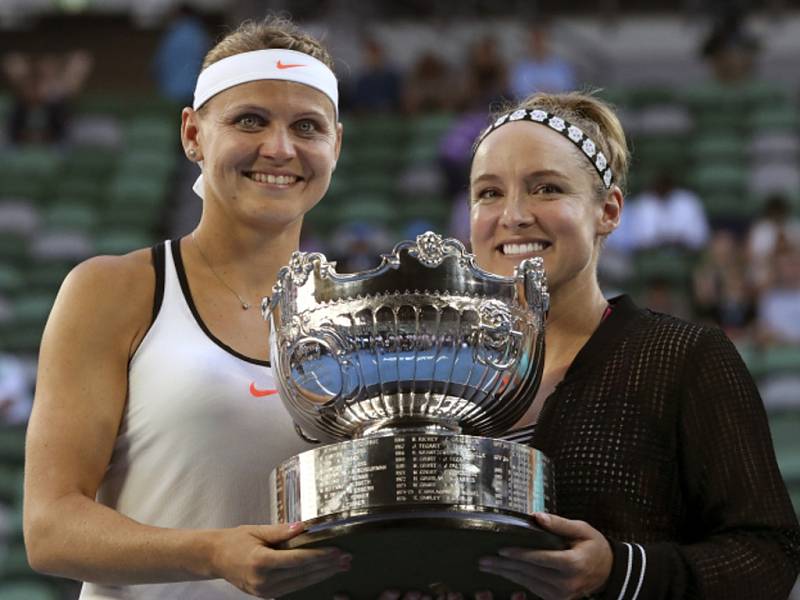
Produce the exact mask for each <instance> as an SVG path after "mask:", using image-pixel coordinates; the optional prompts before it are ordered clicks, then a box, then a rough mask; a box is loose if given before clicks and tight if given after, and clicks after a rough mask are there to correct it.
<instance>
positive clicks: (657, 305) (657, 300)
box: [642, 276, 691, 319]
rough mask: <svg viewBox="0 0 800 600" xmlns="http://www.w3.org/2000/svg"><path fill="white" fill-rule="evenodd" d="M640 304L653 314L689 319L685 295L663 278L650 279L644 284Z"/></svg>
mask: <svg viewBox="0 0 800 600" xmlns="http://www.w3.org/2000/svg"><path fill="white" fill-rule="evenodd" d="M642 304H643V305H644V306H646V307H647V308H649V309H650V310H653V311H655V312H660V313H665V314H670V315H675V316H676V317H680V318H682V319H689V318H691V311H690V310H689V305H688V303H687V301H686V297H685V294H684V293H682V291H681V290H679V289H677V288H676V287H675V286H674V285H673V284H672V282H671V281H670V280H669V279H666V278H664V277H658V276H655V277H651V278H650V279H648V280H647V281H646V282H645V284H644V289H643V290H642Z"/></svg>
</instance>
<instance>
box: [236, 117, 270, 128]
mask: <svg viewBox="0 0 800 600" xmlns="http://www.w3.org/2000/svg"><path fill="white" fill-rule="evenodd" d="M236 124H237V125H238V126H239V127H241V128H242V129H245V130H253V129H258V128H259V127H263V126H264V125H265V124H266V120H265V119H264V117H261V116H260V115H256V114H253V113H247V114H245V115H241V116H239V117H237V118H236Z"/></svg>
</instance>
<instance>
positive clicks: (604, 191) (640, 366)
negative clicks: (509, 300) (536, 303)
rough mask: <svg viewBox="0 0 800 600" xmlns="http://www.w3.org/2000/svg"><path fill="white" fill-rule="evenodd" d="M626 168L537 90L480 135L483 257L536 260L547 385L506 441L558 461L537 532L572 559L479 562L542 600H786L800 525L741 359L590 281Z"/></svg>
mask: <svg viewBox="0 0 800 600" xmlns="http://www.w3.org/2000/svg"><path fill="white" fill-rule="evenodd" d="M627 165H628V149H627V143H626V141H625V135H624V132H623V130H622V126H621V125H620V123H619V120H618V119H617V117H616V115H615V114H614V112H613V111H612V110H611V108H610V107H609V106H608V105H606V104H605V103H603V102H602V101H600V100H598V99H597V98H595V97H593V96H590V95H585V94H579V93H570V94H556V95H548V94H537V95H534V96H532V97H530V98H528V99H527V100H525V101H523V102H522V103H520V104H519V105H517V106H514V107H512V108H510V109H508V110H507V111H504V112H503V113H502V114H500V115H498V116H497V118H496V120H495V121H494V122H493V124H491V125H490V126H489V127H488V128H487V130H486V131H485V132H484V133H483V135H482V136H481V137H480V138H479V139H478V142H477V145H476V148H475V153H474V157H473V162H472V169H471V174H470V211H471V241H472V249H473V251H474V252H475V254H476V257H477V260H478V263H479V264H480V265H481V266H482V267H484V268H485V269H488V270H490V271H493V272H495V273H500V274H502V275H510V274H511V273H512V272H513V269H514V267H515V266H516V265H517V264H518V263H519V262H520V261H521V260H522V259H524V258H528V257H532V256H541V257H542V258H543V259H544V265H545V271H546V273H547V279H548V287H549V292H550V298H551V305H550V311H549V315H548V319H547V326H546V343H545V345H546V348H547V350H546V353H545V363H544V374H543V378H542V384H541V387H540V388H539V391H538V393H537V395H536V397H535V398H534V400H533V404H532V406H531V408H530V410H529V411H528V413H527V414H526V415H525V416H524V417H523V419H522V420H521V421H520V422H519V423H518V424H517V426H516V427H515V428H514V430H512V432H510V433H509V435H508V437H509V438H510V439H514V440H516V441H520V442H526V443H530V444H531V445H533V446H534V447H536V448H539V449H540V450H542V451H543V452H544V453H545V454H546V455H548V456H549V457H550V458H551V459H552V460H553V463H554V466H555V489H556V494H557V513H558V515H557V516H556V515H537V521H538V524H539V525H540V526H541V527H542V528H544V529H547V530H549V531H552V532H554V533H556V534H558V535H559V536H561V537H562V538H563V539H564V540H565V541H566V543H567V545H568V549H566V550H564V551H543V550H535V549H530V548H506V549H502V550H501V551H500V552H499V554H498V555H495V556H485V557H482V558H481V560H480V561H479V564H478V565H476V568H480V569H481V570H484V571H486V572H489V573H493V574H496V575H499V576H501V577H505V578H507V579H509V580H511V581H513V582H515V583H517V584H519V586H520V589H521V590H525V591H526V592H527V593H529V594H530V593H533V594H535V596H536V597H537V598H543V599H545V600H555V599H568V598H569V599H571V598H583V597H590V596H592V597H598V598H604V599H610V600H637V599H640V600H644V599H647V600H653V599H662V598H670V599H674V600H678V599H681V600H682V599H686V598H697V599H699V598H705V599H709V600H710V599H722V598H725V599H727V600H732V599H733V600H736V599H739V598H741V599H751V598H759V600H765V599H775V600H778V599H782V600H784V599H785V598H787V596H788V595H789V591H790V590H791V588H792V585H793V584H794V582H795V578H796V577H797V574H798V570H800V528H798V523H797V518H796V516H795V514H794V510H793V509H792V504H791V502H790V500H789V496H788V494H787V492H786V487H785V485H784V483H783V481H782V479H781V476H780V473H779V472H778V468H777V466H776V462H775V456H774V452H773V449H772V443H771V440H770V433H769V428H768V424H767V419H766V416H765V411H764V408H763V405H762V403H761V399H760V398H759V394H758V390H757V389H756V386H755V384H754V382H753V380H752V378H751V377H750V375H749V373H748V371H747V369H746V367H745V365H744V363H743V362H742V360H741V359H740V357H739V356H738V354H737V352H736V349H735V348H734V346H733V344H732V343H731V342H730V341H729V340H728V339H727V338H726V337H725V335H724V334H723V333H722V332H721V331H720V330H718V329H713V328H710V327H705V326H700V325H696V324H692V323H688V322H686V321H682V320H679V319H677V318H675V317H671V316H669V315H665V314H659V313H654V312H650V311H648V310H643V309H641V308H638V307H637V306H636V305H635V304H634V303H633V301H632V300H631V299H630V298H628V297H627V296H620V297H616V298H613V299H611V300H606V298H605V297H604V296H603V293H602V292H601V289H600V286H599V285H598V281H597V261H598V257H599V253H600V251H601V248H602V245H603V241H604V239H605V238H606V237H607V236H608V235H609V234H611V233H612V232H613V230H614V229H615V228H616V227H617V225H618V224H619V220H620V217H621V215H622V208H623V193H622V189H623V188H624V184H625V178H626V175H627ZM523 595H524V594H520V596H523ZM484 597H487V598H488V597H490V594H485V595H484Z"/></svg>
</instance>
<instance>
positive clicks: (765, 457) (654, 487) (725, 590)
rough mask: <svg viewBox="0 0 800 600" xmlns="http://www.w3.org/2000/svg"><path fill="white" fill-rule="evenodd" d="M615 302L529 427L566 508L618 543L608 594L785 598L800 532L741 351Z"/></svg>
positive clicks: (628, 598)
mask: <svg viewBox="0 0 800 600" xmlns="http://www.w3.org/2000/svg"><path fill="white" fill-rule="evenodd" d="M612 306H613V310H612V312H611V315H610V316H609V317H608V318H607V319H605V320H604V321H603V322H602V323H601V324H600V326H599V327H598V329H597V331H596V332H595V333H594V335H593V336H592V337H591V338H590V339H589V341H588V342H587V344H586V345H585V346H584V347H583V348H582V349H581V351H580V353H579V354H578V356H577V357H576V359H575V361H574V362H573V363H572V365H571V366H570V368H569V370H568V371H567V373H566V375H565V377H564V379H563V381H561V383H559V384H558V386H557V387H556V389H555V390H554V392H553V393H552V394H551V395H550V396H549V397H548V398H547V400H546V401H545V404H544V406H543V408H542V412H541V414H540V417H539V421H538V423H537V426H536V428H535V429H534V430H533V432H532V435H531V436H530V438H531V443H532V445H533V446H535V447H536V448H538V449H540V450H542V451H543V452H544V453H545V454H546V455H548V456H549V457H550V458H551V459H552V460H553V461H554V464H555V469H556V477H555V483H556V493H557V513H558V514H560V515H561V516H564V517H566V518H570V519H581V520H584V521H587V522H588V523H589V524H591V525H592V526H594V527H595V528H597V529H598V530H600V531H601V532H603V533H604V534H605V535H606V536H607V537H608V539H609V541H610V542H611V546H612V549H613V551H614V567H613V570H612V573H611V578H610V579H609V582H608V585H607V587H606V589H605V592H604V594H603V595H602V597H603V598H609V599H612V600H634V599H637V598H638V599H653V598H675V599H677V598H681V599H683V598H707V599H730V600H735V599H737V598H742V599H745V598H746V599H748V600H751V599H754V598H758V599H759V600H767V599H771V598H775V599H778V598H780V599H781V600H785V598H787V597H788V595H789V592H790V590H791V588H792V585H793V584H794V581H795V578H796V577H797V573H798V570H800V528H799V527H798V523H797V518H796V516H795V513H794V510H793V508H792V505H791V502H790V500H789V496H788V493H787V491H786V487H785V485H784V483H783V480H782V479H781V476H780V473H779V471H778V468H777V465H776V461H775V454H774V451H773V448H772V441H771V438H770V433H769V426H768V424H767V418H766V413H765V411H764V407H763V404H762V402H761V398H760V396H759V394H758V390H757V389H756V386H755V383H754V382H753V379H752V378H751V376H750V374H749V373H748V371H747V368H746V367H745V365H744V363H743V361H742V360H741V358H740V357H739V354H738V352H737V351H736V349H735V347H734V346H733V344H732V343H731V342H730V340H728V338H727V337H726V336H725V335H724V334H723V333H722V332H721V331H720V330H719V329H715V328H710V327H705V326H700V325H696V324H691V323H687V322H685V321H682V320H680V319H677V318H674V317H671V316H668V315H663V314H659V313H653V312H650V311H647V310H642V309H639V308H637V307H636V306H635V305H634V304H633V302H632V301H631V300H630V299H629V298H628V297H626V296H622V297H619V298H616V299H614V300H612Z"/></svg>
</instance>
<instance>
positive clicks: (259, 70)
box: [193, 48, 339, 116]
mask: <svg viewBox="0 0 800 600" xmlns="http://www.w3.org/2000/svg"><path fill="white" fill-rule="evenodd" d="M262 79H278V80H281V81H294V82H295V83H302V84H303V85H307V86H309V87H313V88H314V89H317V90H319V91H320V92H322V93H323V94H325V95H326V96H327V97H328V98H330V99H331V102H333V108H334V111H335V112H336V115H337V116H338V114H339V89H338V86H337V82H336V75H334V74H333V71H331V70H330V69H329V68H328V66H327V65H326V64H325V63H323V62H322V61H320V60H317V59H316V58H314V57H313V56H311V55H309V54H305V53H303V52H297V51H295V50H283V49H278V48H270V49H267V50H253V51H252V52H242V53H241V54H234V55H233V56H228V57H227V58H223V59H222V60H218V61H217V62H215V63H214V64H212V65H209V66H208V67H206V68H205V69H203V70H202V71H201V72H200V76H199V77H198V78H197V85H196V86H195V89H194V104H193V108H194V109H195V110H197V109H198V108H200V107H201V106H203V104H205V103H206V102H207V101H208V100H209V99H210V98H211V97H213V96H216V95H217V94H219V93H220V92H222V91H224V90H227V89H228V88H231V87H233V86H235V85H239V84H241V83H247V82H249V81H259V80H262Z"/></svg>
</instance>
